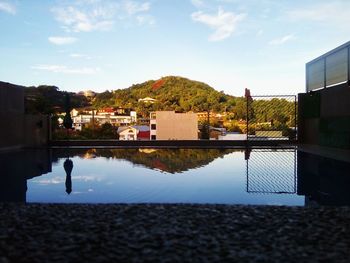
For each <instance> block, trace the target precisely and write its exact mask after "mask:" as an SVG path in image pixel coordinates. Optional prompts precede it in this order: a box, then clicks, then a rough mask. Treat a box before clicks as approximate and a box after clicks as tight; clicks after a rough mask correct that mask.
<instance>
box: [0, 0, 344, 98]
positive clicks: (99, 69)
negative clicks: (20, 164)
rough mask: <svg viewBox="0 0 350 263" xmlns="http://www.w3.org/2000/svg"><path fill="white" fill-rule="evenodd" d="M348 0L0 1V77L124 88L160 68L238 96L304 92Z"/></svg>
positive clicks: (335, 37)
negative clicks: (311, 66)
mask: <svg viewBox="0 0 350 263" xmlns="http://www.w3.org/2000/svg"><path fill="white" fill-rule="evenodd" d="M348 10H350V1H348V0H344V1H340V0H338V1H333V0H325V1H324V0H294V1H290V0H146V1H143V0H69V1H68V0H45V1H43V0H0V80H1V81H6V82H10V83H14V84H18V85H25V86H32V85H35V86H37V85H55V86H57V87H59V88H60V90H67V91H75V92H78V91H81V90H94V91H97V92H102V91H105V90H115V89H122V88H127V87H129V86H131V85H132V84H136V83H141V82H144V81H147V80H150V79H154V80H156V79H159V78H161V77H164V76H168V75H175V76H182V77H186V78H189V79H193V80H198V81H202V82H205V83H207V84H209V85H210V86H212V87H213V88H215V89H216V90H219V91H224V92H225V93H227V94H231V95H236V96H242V95H244V89H245V88H249V89H250V90H251V93H252V95H278V94H280V95H281V94H283V95H289V94H296V93H298V92H303V91H305V64H306V63H307V62H308V61H310V60H312V59H314V58H316V57H318V56H320V55H322V54H324V53H326V52H327V51H329V50H331V49H333V48H335V47H337V46H339V45H341V44H343V43H345V42H347V41H349V40H350V27H349V26H348V24H349V22H350V15H349V11H348Z"/></svg>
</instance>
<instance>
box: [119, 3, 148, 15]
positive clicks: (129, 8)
mask: <svg viewBox="0 0 350 263" xmlns="http://www.w3.org/2000/svg"><path fill="white" fill-rule="evenodd" d="M150 7H151V5H150V3H148V2H144V3H139V2H136V1H131V0H127V1H124V9H125V11H126V12H127V13H128V14H129V15H134V14H136V13H141V12H147V11H148V10H149V9H150Z"/></svg>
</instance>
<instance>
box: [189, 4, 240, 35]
mask: <svg viewBox="0 0 350 263" xmlns="http://www.w3.org/2000/svg"><path fill="white" fill-rule="evenodd" d="M191 17H192V20H193V21H195V22H200V23H203V24H205V25H207V26H209V27H210V28H212V29H214V30H215V31H214V33H213V34H212V35H210V36H209V40H210V41H220V40H224V39H225V38H228V37H230V36H231V35H232V34H233V33H234V32H235V30H236V27H237V24H238V23H239V22H240V21H242V20H243V19H244V18H245V17H246V15H245V14H243V13H242V14H238V15H236V14H234V13H232V12H225V11H224V10H223V9H222V8H221V7H219V10H218V13H217V14H214V15H211V14H206V13H203V12H202V11H198V12H194V13H192V15H191Z"/></svg>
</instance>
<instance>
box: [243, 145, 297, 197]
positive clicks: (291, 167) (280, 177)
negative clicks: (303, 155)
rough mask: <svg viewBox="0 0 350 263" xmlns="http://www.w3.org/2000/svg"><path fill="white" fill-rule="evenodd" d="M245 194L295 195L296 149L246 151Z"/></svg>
mask: <svg viewBox="0 0 350 263" xmlns="http://www.w3.org/2000/svg"><path fill="white" fill-rule="evenodd" d="M245 160H246V165H247V169H246V171H247V192H248V193H260V194H295V193H296V192H297V186H296V180H297V174H296V170H297V167H296V148H290V149H288V148H287V149H249V148H248V149H246V151H245Z"/></svg>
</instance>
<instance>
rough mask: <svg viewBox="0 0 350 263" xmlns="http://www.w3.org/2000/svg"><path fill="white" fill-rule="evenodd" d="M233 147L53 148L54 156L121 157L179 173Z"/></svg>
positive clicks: (205, 163) (220, 155) (205, 162)
mask: <svg viewBox="0 0 350 263" xmlns="http://www.w3.org/2000/svg"><path fill="white" fill-rule="evenodd" d="M234 151H237V150H233V149H89V150H86V149H85V150H84V149H71V150H69V153H68V152H67V150H66V149H65V150H59V149H57V150H55V151H54V154H53V155H54V156H55V157H56V158H65V157H66V156H67V154H69V155H70V156H80V157H82V158H94V157H105V158H112V159H121V160H127V161H130V162H132V163H133V164H136V165H142V166H144V167H147V168H150V169H157V170H161V171H163V172H168V173H181V172H184V171H187V170H190V169H195V168H198V167H201V166H205V165H207V164H209V163H211V162H212V161H214V160H215V159H217V158H219V157H223V156H224V155H226V154H229V153H231V152H234Z"/></svg>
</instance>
